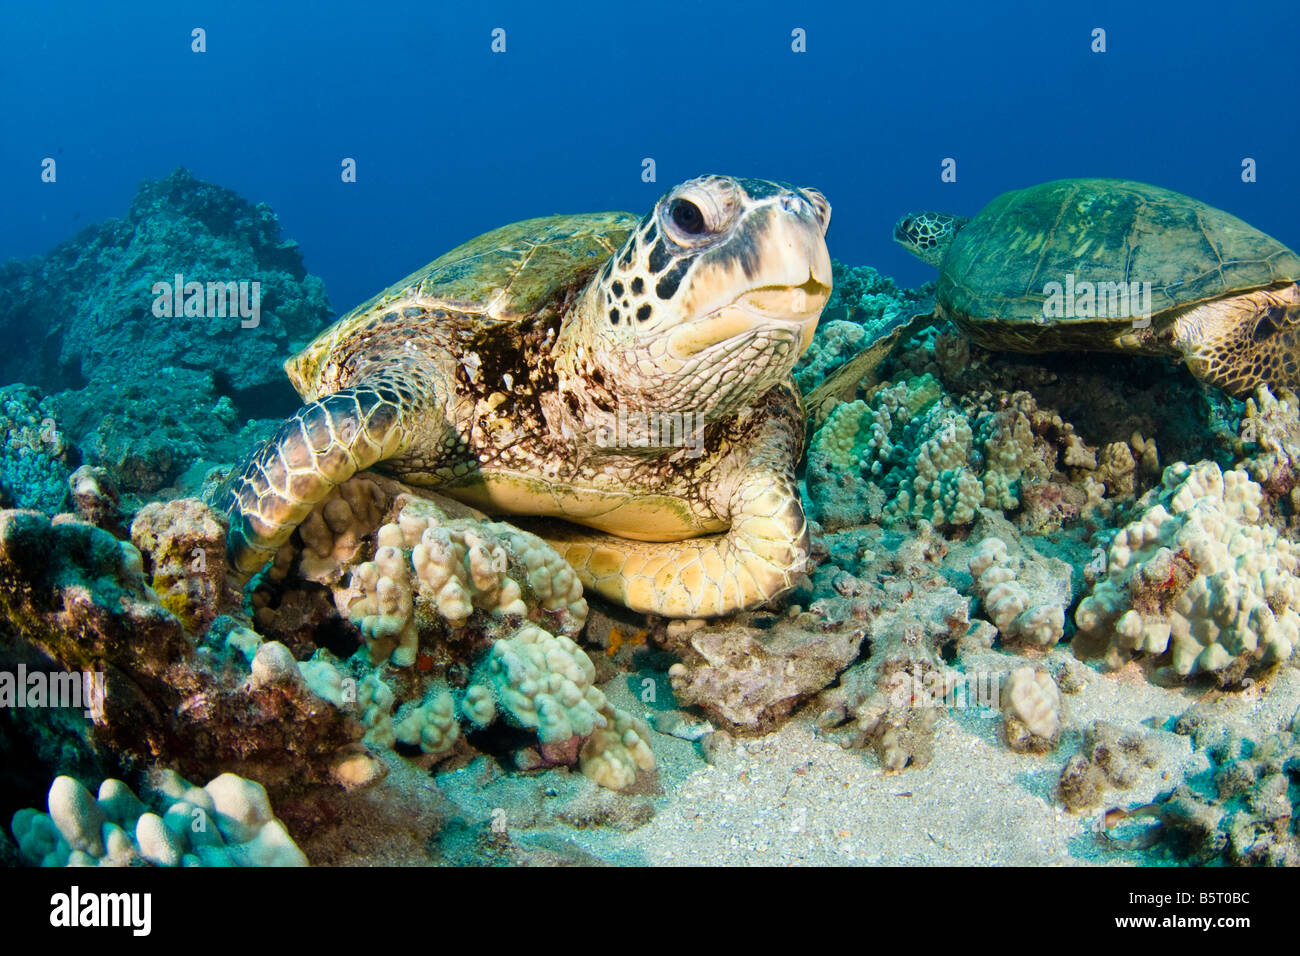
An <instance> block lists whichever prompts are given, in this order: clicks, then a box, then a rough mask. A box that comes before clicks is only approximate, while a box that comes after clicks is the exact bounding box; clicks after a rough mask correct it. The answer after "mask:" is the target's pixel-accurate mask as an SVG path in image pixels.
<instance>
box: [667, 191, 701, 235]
mask: <svg viewBox="0 0 1300 956" xmlns="http://www.w3.org/2000/svg"><path fill="white" fill-rule="evenodd" d="M668 215H669V216H670V217H671V218H672V221H673V225H674V226H676V227H677V228H678V229H680V230H681V231H682V232H683V233H685V234H686V235H688V236H698V235H702V234H703V233H704V231H705V229H706V228H707V227H706V225H705V222H704V213H702V212H700V207H699V206H697V205H695V203H693V202H691V201H690V200H689V199H674V200H673V202H672V205H671V206H670V207H669V210H668Z"/></svg>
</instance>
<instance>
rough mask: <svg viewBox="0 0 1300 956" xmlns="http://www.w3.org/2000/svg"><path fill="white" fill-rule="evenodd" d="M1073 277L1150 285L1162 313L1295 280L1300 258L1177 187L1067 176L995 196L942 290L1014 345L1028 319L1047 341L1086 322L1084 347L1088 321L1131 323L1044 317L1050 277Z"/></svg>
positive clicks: (963, 312) (1025, 338) (953, 252)
mask: <svg viewBox="0 0 1300 956" xmlns="http://www.w3.org/2000/svg"><path fill="white" fill-rule="evenodd" d="M1071 276H1072V277H1073V278H1072V280H1070V281H1071V282H1072V283H1073V284H1074V285H1075V286H1077V285H1078V283H1080V282H1089V283H1093V284H1094V286H1095V285H1096V284H1099V283H1120V282H1123V283H1128V284H1129V285H1127V286H1125V288H1128V289H1137V288H1140V285H1134V284H1140V283H1144V282H1149V283H1151V288H1150V293H1151V299H1150V308H1149V314H1150V315H1151V316H1157V317H1158V316H1160V315H1161V314H1163V313H1168V312H1170V311H1171V310H1175V309H1181V308H1183V307H1186V306H1191V305H1195V304H1197V303H1200V302H1206V301H1209V300H1212V299H1218V298H1221V297H1224V296H1229V295H1237V294H1239V293H1242V292H1247V291H1250V290H1254V289H1259V288H1264V287H1267V286H1271V285H1275V284H1279V283H1286V282H1294V281H1296V280H1297V279H1300V256H1297V255H1296V254H1295V253H1294V252H1292V251H1291V250H1290V249H1288V248H1287V247H1286V246H1284V245H1282V243H1280V242H1278V241H1277V240H1276V239H1273V238H1271V237H1270V236H1267V235H1265V234H1264V233H1262V232H1260V231H1259V230H1258V229H1256V228H1254V227H1253V226H1251V225H1249V224H1247V223H1245V222H1242V221H1241V220H1240V219H1238V218H1236V217H1235V216H1231V215H1229V214H1228V213H1226V212H1223V211H1222V210H1220V209H1215V208H1213V207H1212V206H1207V205H1205V204H1204V203H1202V202H1198V201H1197V200H1195V199H1191V198H1190V197H1188V196H1184V195H1182V194H1180V193H1176V192H1173V191H1171V190H1168V189H1161V188H1160V187H1158V186H1149V185H1146V184H1145V183H1135V182H1127V181H1124V180H1118V179H1063V180H1058V181H1056V182H1050V183H1043V184H1041V185H1038V186H1031V187H1029V188H1027V189H1018V190H1014V191H1012V192H1008V193H1003V194H1002V195H1001V196H999V197H997V198H996V199H994V200H993V201H992V202H991V203H989V204H988V206H986V207H985V208H984V209H983V211H981V212H980V213H979V215H977V216H976V217H975V218H974V219H972V220H971V221H970V223H969V224H967V225H966V226H964V227H963V228H962V229H961V230H960V231H959V232H958V233H957V235H956V237H955V238H954V240H953V243H952V246H951V247H950V249H949V250H948V254H947V256H945V257H944V260H943V263H942V265H941V266H940V276H939V284H938V288H937V290H936V293H935V294H936V299H937V300H938V303H939V306H940V308H941V309H942V310H943V311H944V312H945V313H946V314H947V315H948V316H949V317H951V318H953V319H955V320H957V321H958V322H960V323H961V324H963V325H964V326H967V327H968V328H969V329H971V330H972V331H975V332H977V333H979V336H978V337H980V338H983V339H985V340H987V341H990V342H999V344H1002V345H1004V346H1010V347H1013V348H1014V347H1016V346H1017V345H1020V346H1022V347H1024V346H1028V345H1031V344H1034V343H1033V340H1034V339H1035V338H1036V337H1037V336H1035V335H1034V334H1033V332H1031V329H1030V328H1026V326H1036V327H1037V329H1038V330H1039V331H1040V332H1041V336H1042V338H1044V339H1047V338H1049V337H1058V338H1059V337H1060V336H1061V334H1062V333H1063V332H1068V328H1066V327H1069V326H1077V327H1078V328H1076V330H1075V331H1076V332H1078V333H1082V334H1083V336H1084V337H1082V338H1080V342H1081V343H1084V342H1086V334H1087V332H1088V330H1089V329H1093V330H1096V329H1098V328H1099V327H1104V326H1113V325H1116V324H1117V323H1123V324H1125V325H1127V324H1129V323H1130V322H1131V321H1132V320H1131V316H1130V315H1128V314H1122V315H1121V316H1116V317H1113V318H1111V317H1106V316H1102V317H1097V316H1087V315H1076V316H1074V317H1071V316H1069V315H1068V314H1067V315H1066V316H1064V317H1057V316H1056V315H1051V317H1050V318H1049V317H1046V316H1045V312H1044V306H1045V304H1046V303H1047V300H1048V298H1049V291H1048V290H1049V289H1050V288H1051V287H1050V286H1049V283H1059V284H1060V285H1061V286H1062V287H1064V286H1065V285H1066V283H1067V279H1068V278H1069V277H1071ZM1098 299H1099V300H1100V296H1099V297H1098ZM1144 304H1145V303H1144ZM1099 311H1100V310H1099ZM1000 329H1005V333H1004V334H1005V335H1006V338H1005V339H1000V338H999V330H1000ZM1017 340H1019V341H1017ZM1042 344H1047V343H1046V342H1043V343H1042ZM1095 344H1096V345H1098V346H1101V345H1103V344H1104V343H1102V342H1097V343H1095Z"/></svg>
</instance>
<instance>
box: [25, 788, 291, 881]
mask: <svg viewBox="0 0 1300 956" xmlns="http://www.w3.org/2000/svg"><path fill="white" fill-rule="evenodd" d="M150 783H151V787H150V792H149V803H148V805H146V803H145V802H143V801H141V800H140V799H139V798H138V797H137V796H136V795H135V794H134V793H133V792H132V791H131V789H130V788H129V787H128V786H127V785H126V784H124V783H123V782H122V781H120V780H114V779H111V778H110V779H108V780H105V781H104V782H103V783H102V784H100V786H99V793H98V795H97V796H96V795H92V794H91V792H90V791H89V790H87V789H86V788H85V787H84V786H82V784H81V783H80V782H79V781H78V780H76V779H74V778H73V777H68V776H62V777H57V778H55V780H54V783H53V784H52V785H51V786H50V794H49V801H48V808H49V813H41V812H40V811H38V810H31V809H26V810H19V811H18V812H17V813H16V814H14V818H13V822H12V824H11V827H10V828H11V830H12V831H13V834H14V839H15V840H16V841H17V842H18V847H19V850H20V852H21V853H22V855H23V857H24V859H26V860H27V861H28V862H29V863H33V864H36V865H39V866H134V865H140V864H151V865H153V866H306V865H307V858H306V857H305V856H304V855H303V853H302V851H301V850H299V849H298V847H297V845H296V844H295V843H294V842H293V838H292V837H290V836H289V831H288V830H286V829H285V826H284V824H283V823H281V822H280V821H279V820H277V819H276V818H275V815H274V814H273V813H272V811H271V804H270V801H269V800H268V799H267V795H266V790H265V788H263V787H262V785H261V784H259V783H256V782H255V781H252V780H246V779H244V778H243V777H240V776H237V775H235V774H233V773H225V774H222V775H221V776H219V777H217V778H216V779H214V780H213V781H212V782H210V783H209V784H208V785H207V786H206V787H202V788H199V787H195V786H193V785H192V784H190V783H188V782H186V781H185V780H184V779H182V778H181V777H180V776H178V775H177V774H175V773H173V772H171V771H161V772H159V773H157V774H155V775H154V776H153V779H152V780H151V781H150Z"/></svg>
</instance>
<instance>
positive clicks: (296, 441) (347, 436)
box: [213, 376, 419, 577]
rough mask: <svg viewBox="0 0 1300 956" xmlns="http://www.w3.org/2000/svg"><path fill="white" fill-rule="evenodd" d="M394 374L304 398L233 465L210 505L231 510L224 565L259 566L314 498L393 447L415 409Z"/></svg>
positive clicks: (402, 444)
mask: <svg viewBox="0 0 1300 956" xmlns="http://www.w3.org/2000/svg"><path fill="white" fill-rule="evenodd" d="M414 396H415V392H414V390H413V389H412V388H411V387H410V386H409V385H408V384H407V383H406V381H405V379H404V378H402V377H400V376H393V377H388V378H380V379H377V380H374V381H371V382H368V383H366V384H361V385H357V386H354V387H352V388H345V389H343V390H341V391H338V392H335V393H334V394H332V395H328V396H326V397H325V398H322V399H320V400H319V401H315V402H312V403H311V404H309V405H304V406H303V407H302V408H301V409H299V410H298V413H297V414H295V415H294V416H293V417H292V418H288V419H286V420H285V421H284V422H282V423H281V424H280V427H279V428H277V429H276V431H275V434H274V435H272V436H271V437H270V438H269V439H267V440H266V441H265V442H264V443H263V444H262V445H260V446H258V447H257V448H255V449H253V451H252V452H250V453H249V455H248V456H247V457H246V458H245V459H244V460H243V461H242V462H241V463H240V464H239V465H238V466H237V467H236V469H235V471H234V472H233V473H232V474H231V477H230V478H229V479H227V481H226V482H225V483H224V484H223V485H222V486H221V487H220V488H219V489H218V490H217V492H216V494H215V495H214V499H213V505H214V506H215V507H216V508H217V509H218V510H221V511H224V512H226V513H227V514H228V515H229V516H230V530H229V532H228V534H227V538H226V550H227V553H228V555H229V558H230V566H231V568H232V569H233V570H234V571H236V572H237V573H238V574H240V575H241V576H244V577H247V576H249V575H252V574H254V573H256V572H257V571H259V570H261V569H262V568H263V567H264V566H265V565H266V563H267V562H268V561H270V560H271V559H272V558H273V557H274V556H275V553H276V551H278V550H279V548H280V546H281V545H282V544H284V542H285V541H287V540H288V539H289V536H290V535H291V534H293V530H294V528H296V527H297V526H298V525H299V523H301V522H302V520H303V519H304V518H306V517H307V515H308V514H309V513H310V512H311V510H312V508H314V507H315V506H316V505H317V504H319V503H320V502H321V501H323V500H324V499H325V498H326V496H328V495H329V493H330V492H331V491H332V490H333V489H334V488H335V486H337V485H339V484H341V483H342V482H344V481H347V480H348V479H349V478H351V477H352V476H353V475H355V474H356V473H357V472H358V471H362V470H364V469H366V468H369V467H370V466H372V465H374V464H376V463H378V462H381V461H383V460H384V459H387V458H392V457H393V456H394V455H397V454H400V453H401V452H402V451H403V450H405V448H406V447H407V446H408V445H409V443H410V441H411V438H412V432H411V428H410V426H409V423H410V422H412V421H413V420H415V418H416V416H417V415H418V414H419V409H416V408H415V407H414V405H415V404H416V400H415V397H414Z"/></svg>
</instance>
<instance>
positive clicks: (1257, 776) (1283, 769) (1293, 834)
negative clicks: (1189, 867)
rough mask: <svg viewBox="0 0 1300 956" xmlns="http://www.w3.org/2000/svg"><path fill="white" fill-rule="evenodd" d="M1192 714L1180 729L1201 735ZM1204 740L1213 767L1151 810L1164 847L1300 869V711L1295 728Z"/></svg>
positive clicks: (1188, 854)
mask: <svg viewBox="0 0 1300 956" xmlns="http://www.w3.org/2000/svg"><path fill="white" fill-rule="evenodd" d="M1189 717H1193V715H1192V714H1191V713H1189V714H1186V715H1184V717H1183V718H1180V720H1179V725H1178V727H1176V729H1178V730H1180V731H1183V732H1190V733H1193V734H1194V735H1196V736H1199V734H1197V731H1198V730H1199V729H1200V728H1199V727H1198V726H1197V724H1198V722H1197V721H1196V720H1195V719H1192V720H1189V719H1188V718H1189ZM1203 743H1204V744H1205V751H1206V753H1207V755H1208V757H1209V759H1210V766H1209V768H1208V769H1207V770H1206V771H1205V772H1204V773H1202V774H1199V775H1197V776H1195V777H1192V778H1190V779H1188V780H1187V781H1186V782H1185V783H1182V784H1180V785H1179V786H1178V787H1176V788H1175V789H1174V791H1173V792H1172V793H1171V794H1169V795H1168V796H1167V797H1166V798H1165V799H1164V800H1162V801H1160V802H1158V803H1157V804H1156V805H1155V806H1154V807H1152V808H1150V810H1151V812H1152V815H1154V816H1156V817H1157V818H1158V820H1159V821H1160V824H1161V826H1160V829H1159V831H1158V836H1159V838H1160V840H1161V842H1162V844H1163V845H1164V846H1165V847H1167V848H1168V849H1169V850H1170V851H1171V852H1172V853H1173V854H1174V856H1175V857H1178V858H1182V859H1186V860H1190V861H1191V862H1193V863H1196V864H1198V865H1207V864H1209V865H1213V864H1219V863H1226V864H1230V865H1235V866H1260V865H1265V866H1300V834H1297V831H1296V827H1295V821H1296V819H1297V818H1300V805H1298V804H1300V801H1298V800H1297V798H1296V796H1295V795H1294V794H1295V793H1296V786H1297V784H1298V783H1300V714H1297V715H1296V717H1295V718H1293V720H1292V722H1291V726H1290V728H1289V729H1285V728H1284V729H1282V730H1279V731H1277V732H1275V733H1271V734H1251V735H1249V736H1243V735H1242V734H1240V733H1235V732H1229V733H1226V734H1223V735H1222V736H1221V738H1220V739H1217V740H1214V741H1212V742H1203Z"/></svg>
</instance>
